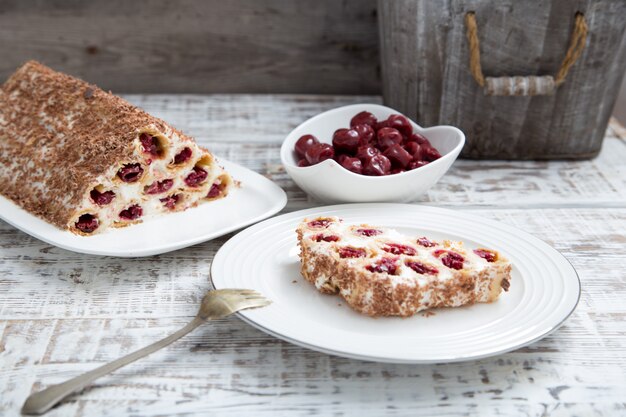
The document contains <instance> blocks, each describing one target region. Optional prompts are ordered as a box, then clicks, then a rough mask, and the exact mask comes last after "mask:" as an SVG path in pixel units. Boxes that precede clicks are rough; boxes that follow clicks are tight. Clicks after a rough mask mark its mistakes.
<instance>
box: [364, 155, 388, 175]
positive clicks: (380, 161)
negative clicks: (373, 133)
mask: <svg viewBox="0 0 626 417" xmlns="http://www.w3.org/2000/svg"><path fill="white" fill-rule="evenodd" d="M389 171H391V162H389V158H387V157H386V156H385V155H381V154H378V155H374V156H372V157H371V158H369V159H366V160H365V163H364V164H363V173H365V175H376V176H380V175H387V174H389Z"/></svg>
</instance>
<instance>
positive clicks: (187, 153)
mask: <svg viewBox="0 0 626 417" xmlns="http://www.w3.org/2000/svg"><path fill="white" fill-rule="evenodd" d="M192 154H193V151H192V150H191V148H184V149H183V150H182V151H180V152H178V153H177V154H176V156H174V164H175V165H178V164H182V163H184V162H187V161H188V160H189V158H191V155H192Z"/></svg>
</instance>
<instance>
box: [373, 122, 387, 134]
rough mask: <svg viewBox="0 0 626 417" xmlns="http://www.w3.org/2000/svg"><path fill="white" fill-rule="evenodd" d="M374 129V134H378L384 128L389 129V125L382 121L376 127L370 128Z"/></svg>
mask: <svg viewBox="0 0 626 417" xmlns="http://www.w3.org/2000/svg"><path fill="white" fill-rule="evenodd" d="M372 127H373V128H374V130H375V131H376V132H378V131H379V130H380V129H382V128H384V127H389V125H388V124H387V120H382V121H380V122H378V123H376V126H372Z"/></svg>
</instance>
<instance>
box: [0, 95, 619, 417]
mask: <svg viewBox="0 0 626 417" xmlns="http://www.w3.org/2000/svg"><path fill="white" fill-rule="evenodd" d="M128 99H129V100H130V101H131V102H133V103H135V104H138V105H139V106H141V107H144V108H145V109H146V110H148V111H149V112H152V113H154V114H155V115H157V116H160V117H162V118H164V119H167V120H168V121H170V122H171V123H173V124H174V125H175V126H177V127H180V128H182V129H183V130H185V131H186V132H188V133H190V134H191V135H193V136H195V137H196V138H197V139H198V140H199V142H201V143H202V144H204V145H207V146H209V147H210V149H212V150H213V151H214V152H215V153H216V154H217V155H218V156H222V157H225V158H227V159H230V160H232V161H236V162H239V163H241V164H243V165H245V166H247V167H249V168H251V169H254V170H256V171H258V172H261V173H263V174H265V175H266V176H268V177H269V178H271V179H273V180H274V181H276V182H277V183H278V184H280V186H282V187H283V188H284V189H285V191H286V192H287V193H288V195H289V204H288V206H287V208H286V211H292V210H296V209H300V208H305V207H311V206H314V205H315V203H314V202H312V201H309V200H308V199H307V197H306V195H304V194H303V193H302V192H301V191H300V190H299V189H298V187H296V186H295V185H294V184H293V183H292V182H291V181H290V179H289V178H288V176H287V174H286V173H285V172H284V170H283V169H282V168H281V165H280V160H279V156H278V149H279V146H280V143H281V140H282V138H283V137H284V136H285V135H286V133H288V132H289V130H290V129H291V128H293V127H294V126H296V125H297V124H298V123H299V122H301V121H303V120H304V119H306V118H307V117H309V116H312V115H314V114H316V113H318V112H320V111H323V110H326V109H329V108H332V107H335V106H339V105H343V104H349V103H357V102H364V101H379V100H380V99H379V98H377V97H329V96H323V97H322V96H215V95H213V96H136V95H135V96H128ZM418 204H428V205H436V206H443V207H450V208H453V209H457V210H468V211H472V212H474V213H475V214H479V215H482V216H486V217H489V218H493V219H496V220H499V221H502V222H505V223H508V224H510V225H513V226H516V227H518V228H521V229H523V230H526V231H527V232H530V233H532V234H534V235H535V236H537V237H539V238H541V239H543V240H545V241H547V242H549V243H550V244H551V245H553V246H554V247H555V248H556V249H558V250H559V251H561V252H562V253H563V254H564V255H565V256H566V257H567V258H568V259H569V260H570V261H571V262H572V263H573V265H574V266H575V268H576V269H577V270H578V272H579V274H580V279H581V280H582V289H583V290H582V291H583V292H582V298H581V301H580V304H579V306H578V309H577V310H576V311H575V313H574V314H573V315H572V317H570V319H569V320H568V321H567V322H566V323H565V325H564V326H563V327H562V328H561V329H560V330H558V331H557V332H556V333H555V334H553V335H552V336H549V337H547V338H545V339H543V340H541V341H539V342H537V343H535V344H533V345H531V346H529V347H527V348H524V349H520V350H518V351H515V352H512V353H508V354H505V355H501V356H497V357H494V358H490V359H484V360H480V361H475V362H467V363H460V364H440V365H420V366H407V365H390V364H378V363H368V362H361V361H356V360H350V359H343V358H338V357H332V356H328V355H325V354H321V353H317V352H313V351H309V350H306V349H303V348H300V347H297V346H294V345H291V344H289V343H286V342H282V341H280V340H277V339H275V338H274V337H271V336H268V335H266V334H264V333H262V332H260V331H258V330H256V329H254V328H252V327H250V326H249V325H247V324H245V323H243V322H241V321H239V320H237V319H235V318H233V319H230V320H221V321H218V322H214V323H212V324H210V325H207V326H205V327H202V328H200V329H199V330H198V331H196V332H195V333H193V334H192V335H190V336H188V337H186V338H184V339H183V340H181V341H179V342H177V343H175V344H174V345H172V346H170V347H169V348H167V349H165V350H163V351H160V352H158V353H156V354H154V355H153V356H151V357H149V358H147V359H145V360H143V361H140V362H138V363H136V364H134V365H132V366H129V367H128V368H124V369H122V370H121V371H118V372H116V373H115V374H113V375H111V376H109V377H106V378H103V379H101V380H99V381H98V382H97V383H96V384H95V385H94V386H93V388H91V389H88V390H87V391H85V392H84V393H83V394H82V395H79V396H73V397H71V398H70V399H69V400H68V401H67V402H65V403H64V404H63V405H61V406H60V407H58V408H55V409H54V410H53V411H51V412H50V413H49V415H53V416H61V415H63V416H65V415H71V416H93V415H110V416H125V415H132V416H157V415H181V416H182V415H216V416H222V415H224V416H241V415H260V416H276V415H280V414H282V413H285V414H286V413H289V415H334V416H340V415H359V416H382V415H401V414H409V413H410V414H411V415H425V416H457V415H465V414H476V415H481V416H495V415H506V416H520V415H524V416H526V415H528V416H544V415H564V416H574V415H577V416H590V415H594V416H615V415H626V272H625V271H626V131H624V130H623V128H621V127H620V126H619V125H617V124H616V123H613V124H612V125H611V127H610V128H609V130H608V131H607V138H606V140H605V142H604V147H603V150H602V153H601V154H600V156H599V157H598V158H596V159H594V160H591V161H581V162H504V161H493V162H485V161H470V160H459V161H457V162H456V163H455V165H454V166H453V168H452V169H451V171H450V172H449V173H448V174H447V175H446V176H445V177H444V178H443V179H442V180H441V182H440V183H439V184H438V185H437V186H435V188H433V189H432V190H431V191H430V192H429V193H428V195H425V196H424V197H423V198H422V200H421V201H420V202H418ZM228 237H229V236H226V237H224V238H221V239H216V240H214V241H212V242H207V243H204V244H200V245H197V246H194V247H191V248H187V249H183V250H179V251H176V252H172V253H169V254H165V255H161V256H155V257H150V258H140V259H116V258H105V257H94V256H88V255H80V254H76V253H72V252H67V251H64V250H61V249H58V248H56V247H52V246H49V245H47V244H45V243H42V242H40V241H38V240H36V239H33V238H31V237H29V236H28V235H26V234H24V233H22V232H19V231H17V230H15V229H13V228H12V227H11V226H9V225H7V224H6V223H3V222H0V415H3V416H10V415H17V414H18V413H19V408H20V406H21V404H22V402H23V401H24V399H25V398H26V396H27V395H28V394H30V393H31V392H32V391H34V390H39V389H41V388H43V387H46V386H47V385H49V384H53V383H58V382H61V381H63V380H65V379H67V378H70V377H73V376H75V375H77V374H79V373H82V372H85V371H87V370H90V369H93V368H94V367H96V366H98V365H101V364H103V363H105V362H107V361H110V360H112V359H115V358H117V357H118V356H120V355H123V354H125V353H128V352H130V351H132V350H135V349H137V348H140V347H142V346H144V345H146V344H148V343H150V342H152V341H154V340H156V339H159V338H161V337H164V336H166V335H167V334H169V333H171V332H172V331H174V330H176V329H178V328H179V327H181V326H182V325H183V324H185V323H186V322H187V321H188V320H189V319H190V318H191V317H192V316H193V315H194V314H195V311H196V308H197V305H198V303H199V301H200V298H201V296H202V294H203V293H204V292H205V291H206V290H207V289H209V281H208V278H207V273H208V271H209V266H210V264H211V259H212V258H213V255H214V254H215V252H216V251H217V250H218V248H219V247H220V245H222V243H224V242H225V241H226V239H228Z"/></svg>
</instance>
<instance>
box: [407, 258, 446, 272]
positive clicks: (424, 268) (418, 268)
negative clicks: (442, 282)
mask: <svg viewBox="0 0 626 417" xmlns="http://www.w3.org/2000/svg"><path fill="white" fill-rule="evenodd" d="M404 264H405V265H406V266H408V267H409V268H411V269H412V270H413V271H415V272H417V273H418V274H422V275H424V274H429V275H436V274H438V273H439V270H437V268H435V267H432V266H429V265H426V264H423V263H421V262H417V261H406V262H405V263H404Z"/></svg>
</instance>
